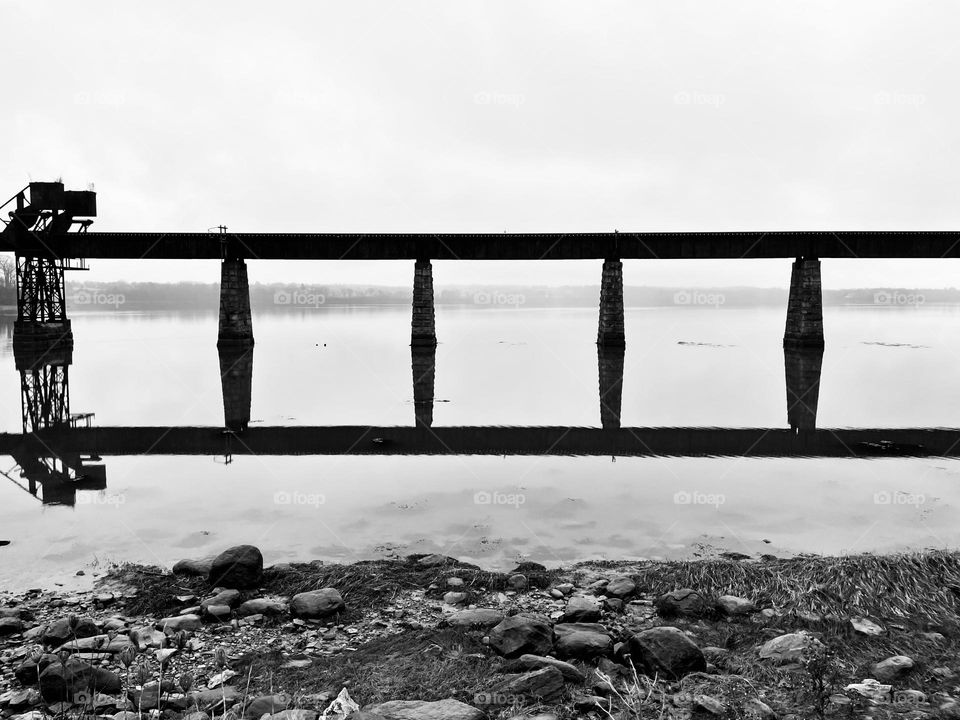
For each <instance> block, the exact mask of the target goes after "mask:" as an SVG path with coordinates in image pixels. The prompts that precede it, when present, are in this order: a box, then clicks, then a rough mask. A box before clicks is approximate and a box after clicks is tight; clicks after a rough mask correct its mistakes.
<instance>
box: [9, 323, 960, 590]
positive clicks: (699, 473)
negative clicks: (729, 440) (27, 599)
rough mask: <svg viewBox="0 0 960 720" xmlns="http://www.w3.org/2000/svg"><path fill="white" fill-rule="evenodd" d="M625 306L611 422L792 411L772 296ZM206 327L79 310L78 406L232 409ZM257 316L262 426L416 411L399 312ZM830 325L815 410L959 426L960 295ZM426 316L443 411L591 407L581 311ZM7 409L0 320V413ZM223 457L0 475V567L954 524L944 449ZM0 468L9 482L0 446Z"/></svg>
mask: <svg viewBox="0 0 960 720" xmlns="http://www.w3.org/2000/svg"><path fill="white" fill-rule="evenodd" d="M626 320H627V340H628V343H629V345H628V348H627V353H626V359H625V366H624V379H623V398H622V424H623V425H624V426H625V427H626V426H638V427H640V426H677V427H729V428H737V427H764V428H785V427H787V411H786V389H785V381H784V357H783V351H782V348H781V345H780V338H781V336H782V333H783V322H784V312H783V310H782V309H778V308H761V309H734V308H722V309H713V308H692V307H682V308H666V309H662V308H657V309H639V308H638V309H628V310H627V318H626ZM216 325H217V320H216V317H215V316H214V315H212V314H211V315H185V314H176V313H125V312H105V313H99V314H94V313H90V314H77V315H75V316H74V319H73V327H74V336H75V350H74V354H73V364H72V365H71V366H70V369H69V380H70V405H71V410H72V411H73V412H93V413H96V419H95V423H96V424H97V425H99V426H138V425H189V426H194V425H201V426H213V427H220V426H222V425H223V423H224V414H223V403H222V395H221V385H220V376H219V361H218V355H217V350H216V345H215V343H216V332H217V328H216ZM254 327H255V333H256V337H257V345H256V348H255V350H254V362H253V367H254V372H253V385H252V406H251V407H252V415H251V426H253V427H256V426H259V425H264V426H271V425H289V426H294V425H311V426H312V425H374V426H391V425H413V424H414V404H413V384H412V373H411V364H410V363H411V359H410V349H409V347H408V344H409V309H405V308H381V309H376V308H364V309H336V308H329V307H328V308H320V309H318V310H316V311H306V312H303V313H301V314H295V313H291V314H257V315H255V317H254ZM825 327H826V335H827V349H826V352H825V354H824V356H823V364H822V376H821V385H820V394H819V409H818V415H817V425H818V427H821V428H846V427H853V428H857V427H880V428H883V427H938V426H942V427H958V426H960V310H958V309H957V308H953V307H930V306H927V307H922V308H908V309H897V308H827V309H826V310H825ZM437 330H438V335H439V337H440V341H441V344H440V345H439V347H438V349H437V353H436V381H435V403H434V410H433V418H434V420H433V422H434V426H459V425H469V426H479V425H515V426H531V425H563V426H588V427H589V426H593V427H599V426H600V404H599V400H598V369H597V350H596V346H595V344H594V340H595V334H596V310H594V309H568V310H564V309H523V308H520V309H514V308H502V309H494V308H483V309H474V308H464V309H457V308H449V307H442V306H441V307H439V308H438V316H437ZM20 430H21V416H20V378H19V374H18V373H17V371H16V369H15V367H14V358H13V353H12V347H11V338H10V336H9V326H8V325H0V432H20ZM225 459H226V458H225V457H224V456H218V457H196V456H192V457H191V456H166V457H157V456H133V457H109V456H106V457H104V458H103V463H104V465H105V466H106V474H107V488H106V490H103V491H99V492H96V491H93V492H91V491H87V492H80V493H78V494H77V502H76V504H75V505H73V506H62V505H61V506H56V505H49V504H48V505H44V504H42V503H41V502H40V501H39V500H38V499H37V498H35V497H33V496H31V495H29V494H28V493H27V492H25V491H24V490H23V489H21V488H20V487H17V486H16V485H15V484H14V483H13V481H11V480H8V479H6V478H4V477H2V476H0V540H9V541H10V544H9V545H7V546H5V547H0V588H2V587H6V588H10V589H15V588H20V587H26V586H33V585H39V584H44V583H49V582H50V581H51V580H61V579H63V578H66V577H68V576H72V575H73V574H74V573H75V572H76V571H77V570H79V569H84V570H86V571H87V572H88V573H89V572H90V570H91V568H93V569H95V568H96V567H97V566H98V565H101V566H102V565H103V564H104V563H106V562H110V561H121V560H131V561H138V562H147V563H156V564H160V565H170V564H172V563H173V562H175V561H176V560H178V559H180V558H181V557H199V556H205V555H209V554H212V553H215V552H217V551H219V550H220V549H222V548H224V547H226V546H229V545H231V544H236V543H239V542H249V543H253V544H256V545H258V546H259V547H261V548H262V549H263V551H264V555H265V558H266V561H267V562H268V563H269V562H277V561H282V560H309V559H313V558H323V559H326V560H341V561H352V560H358V559H364V558H371V557H381V556H387V555H391V554H408V553H414V552H440V553H445V554H449V555H454V556H457V557H459V558H462V559H465V560H470V561H473V562H477V563H479V564H481V565H484V566H487V567H493V568H508V567H509V566H511V565H512V563H514V562H516V561H517V560H519V559H532V560H536V561H539V562H543V563H545V564H548V565H556V564H561V563H564V564H568V563H571V562H573V561H577V560H583V559H588V558H611V559H629V558H640V557H683V556H689V555H691V554H693V553H696V552H701V551H704V550H707V551H713V550H735V551H738V552H743V553H748V554H756V553H763V552H769V553H774V554H778V555H786V554H794V553H800V552H813V553H831V554H834V553H855V552H865V551H890V550H898V549H905V548H923V547H956V546H957V545H958V540H960V524H958V522H957V520H958V514H957V508H958V503H960V484H958V480H960V462H958V461H957V460H952V459H937V458H934V459H917V458H882V459H873V460H862V459H815V458H772V459H744V458H713V457H699V458H662V457H648V458H609V457H547V456H528V457H500V456H492V457H489V456H488V457H475V456H401V457H389V456H374V457H371V456H332V457H250V456H235V457H233V458H232V462H231V463H229V464H227V463H225V462H224V461H225ZM0 463H2V465H3V467H2V468H0V469H2V470H11V471H12V472H11V473H10V474H11V476H12V477H13V478H14V479H16V478H17V472H16V468H15V463H14V461H13V459H12V458H10V457H0ZM478 493H487V494H493V493H501V495H499V496H497V497H500V498H501V499H504V498H506V499H509V500H511V502H509V503H507V504H485V503H483V502H482V501H481V502H477V494H478ZM678 493H680V495H678ZM684 493H686V494H687V495H684ZM898 493H899V494H898ZM484 497H487V496H485V495H480V498H481V500H482V499H483V498H484ZM684 497H699V498H701V499H704V498H708V497H709V498H711V500H710V501H709V502H706V501H705V502H703V503H700V504H698V503H683V502H678V498H681V499H682V498H684ZM890 498H892V499H893V500H892V501H891V502H885V499H890Z"/></svg>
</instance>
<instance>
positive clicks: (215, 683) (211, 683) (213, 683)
mask: <svg viewBox="0 0 960 720" xmlns="http://www.w3.org/2000/svg"><path fill="white" fill-rule="evenodd" d="M236 674H237V673H236V672H234V671H233V670H223V671H222V672H218V673H217V674H216V675H214V676H213V677H211V678H210V680H208V681H207V687H208V688H210V689H211V690H213V689H214V688H218V687H220V686H221V685H223V684H225V683H226V682H227V681H228V680H229V679H230V678H232V677H235V676H236Z"/></svg>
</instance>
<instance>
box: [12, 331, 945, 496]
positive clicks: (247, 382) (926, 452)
mask: <svg viewBox="0 0 960 720" xmlns="http://www.w3.org/2000/svg"><path fill="white" fill-rule="evenodd" d="M72 355H73V353H72V347H71V346H69V345H62V344H57V343H56V342H40V343H37V344H35V345H33V346H31V347H29V348H27V347H26V346H24V345H22V344H21V345H18V346H17V348H16V351H15V360H16V367H17V369H18V371H19V373H20V381H21V400H22V426H23V427H22V432H21V433H4V434H0V455H9V456H11V457H12V458H13V459H14V462H15V463H16V467H15V468H13V469H12V470H10V471H8V472H6V473H4V474H5V475H6V476H7V477H8V478H9V479H10V480H12V481H13V482H15V483H16V484H17V485H19V486H20V487H21V488H23V489H24V490H26V491H27V492H29V493H30V494H32V495H34V496H36V497H38V498H39V499H42V501H43V502H44V503H53V504H68V505H72V504H74V503H75V502H77V494H76V493H77V491H82V490H103V489H105V488H106V469H105V466H104V464H103V462H102V460H101V457H100V456H101V455H103V456H123V455H139V454H148V455H149V454H153V455H207V456H211V457H216V456H224V455H226V456H228V457H230V456H232V455H264V456H270V455H450V454H459V455H569V456H578V455H601V456H613V457H616V456H621V457H644V456H674V457H687V456H690V457H692V456H719V457H722V456H728V457H730V456H743V457H883V456H960V430H958V429H939V428H930V429H924V428H916V429H834V430H829V429H824V430H818V429H816V419H817V405H818V401H819V392H820V373H821V368H822V361H823V350H822V349H820V348H813V349H789V348H788V349H785V350H784V369H785V380H786V399H787V425H788V426H789V427H782V428H736V429H727V428H670V427H663V428H650V427H622V424H621V402H622V396H623V375H624V360H625V351H624V348H623V347H622V346H620V347H618V346H612V347H611V346H604V345H598V357H597V361H598V362H597V368H598V390H599V392H598V401H599V402H598V410H599V412H598V420H599V425H600V427H595V428H590V427H434V425H433V405H434V386H435V382H436V373H437V367H436V347H434V346H426V347H423V346H414V347H412V348H411V371H412V385H413V418H412V419H411V420H412V424H411V425H410V426H405V427H370V426H330V427H302V426H301V427H250V426H249V423H250V409H251V397H252V394H251V388H252V384H253V355H254V348H253V347H252V346H236V345H231V344H227V345H223V346H221V347H220V348H219V356H220V382H221V387H222V391H223V411H224V424H223V427H222V428H216V427H113V428H111V427H95V426H94V425H93V424H92V420H93V416H92V415H91V414H80V413H72V412H71V410H70V393H69V367H70V365H71V363H72V361H73V357H72ZM41 490H42V492H41Z"/></svg>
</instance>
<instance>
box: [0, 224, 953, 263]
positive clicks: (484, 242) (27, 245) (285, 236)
mask: <svg viewBox="0 0 960 720" xmlns="http://www.w3.org/2000/svg"><path fill="white" fill-rule="evenodd" d="M223 237H228V238H230V243H231V252H232V253H233V254H234V256H236V257H241V258H247V259H263V260H278V259H289V260H410V259H416V258H418V257H424V258H432V259H435V260H585V259H600V258H607V257H619V258H622V259H632V258H636V259H656V258H661V259H723V258H728V259H736V258H794V257H800V256H805V257H821V258H827V257H837V258H947V257H960V232H955V231H885V232H879V231H841V232H830V231H810V232H782V231H778V232H644V233H630V232H621V233H612V232H611V233H436V234H432V233H386V234H384V233H322V234H308V233H228V234H227V235H225V236H221V235H217V234H210V233H158V232H150V233H128V232H121V233H104V232H87V233H69V234H61V235H51V236H48V237H45V238H42V240H41V239H37V238H33V237H31V238H29V239H27V240H24V239H23V238H21V239H20V240H16V241H15V240H14V238H13V235H12V233H11V234H8V235H7V236H5V237H0V251H3V252H12V251H17V252H20V253H23V254H41V255H52V256H55V257H63V258H104V259H110V258H116V259H140V258H142V259H158V258H164V259H179V260H201V259H218V258H220V257H222V238H223ZM15 245H16V246H15Z"/></svg>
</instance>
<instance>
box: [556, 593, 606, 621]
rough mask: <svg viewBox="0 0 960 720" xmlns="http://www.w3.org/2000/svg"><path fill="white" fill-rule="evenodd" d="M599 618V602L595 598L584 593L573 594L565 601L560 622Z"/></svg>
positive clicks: (595, 619)
mask: <svg viewBox="0 0 960 720" xmlns="http://www.w3.org/2000/svg"><path fill="white" fill-rule="evenodd" d="M599 619H600V603H599V602H597V600H596V599H595V598H592V597H587V596H586V595H574V596H573V597H571V598H570V599H569V600H568V601H567V607H566V609H565V610H564V611H563V617H562V618H561V619H560V622H564V623H576V622H585V623H592V622H597V620H599Z"/></svg>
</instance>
